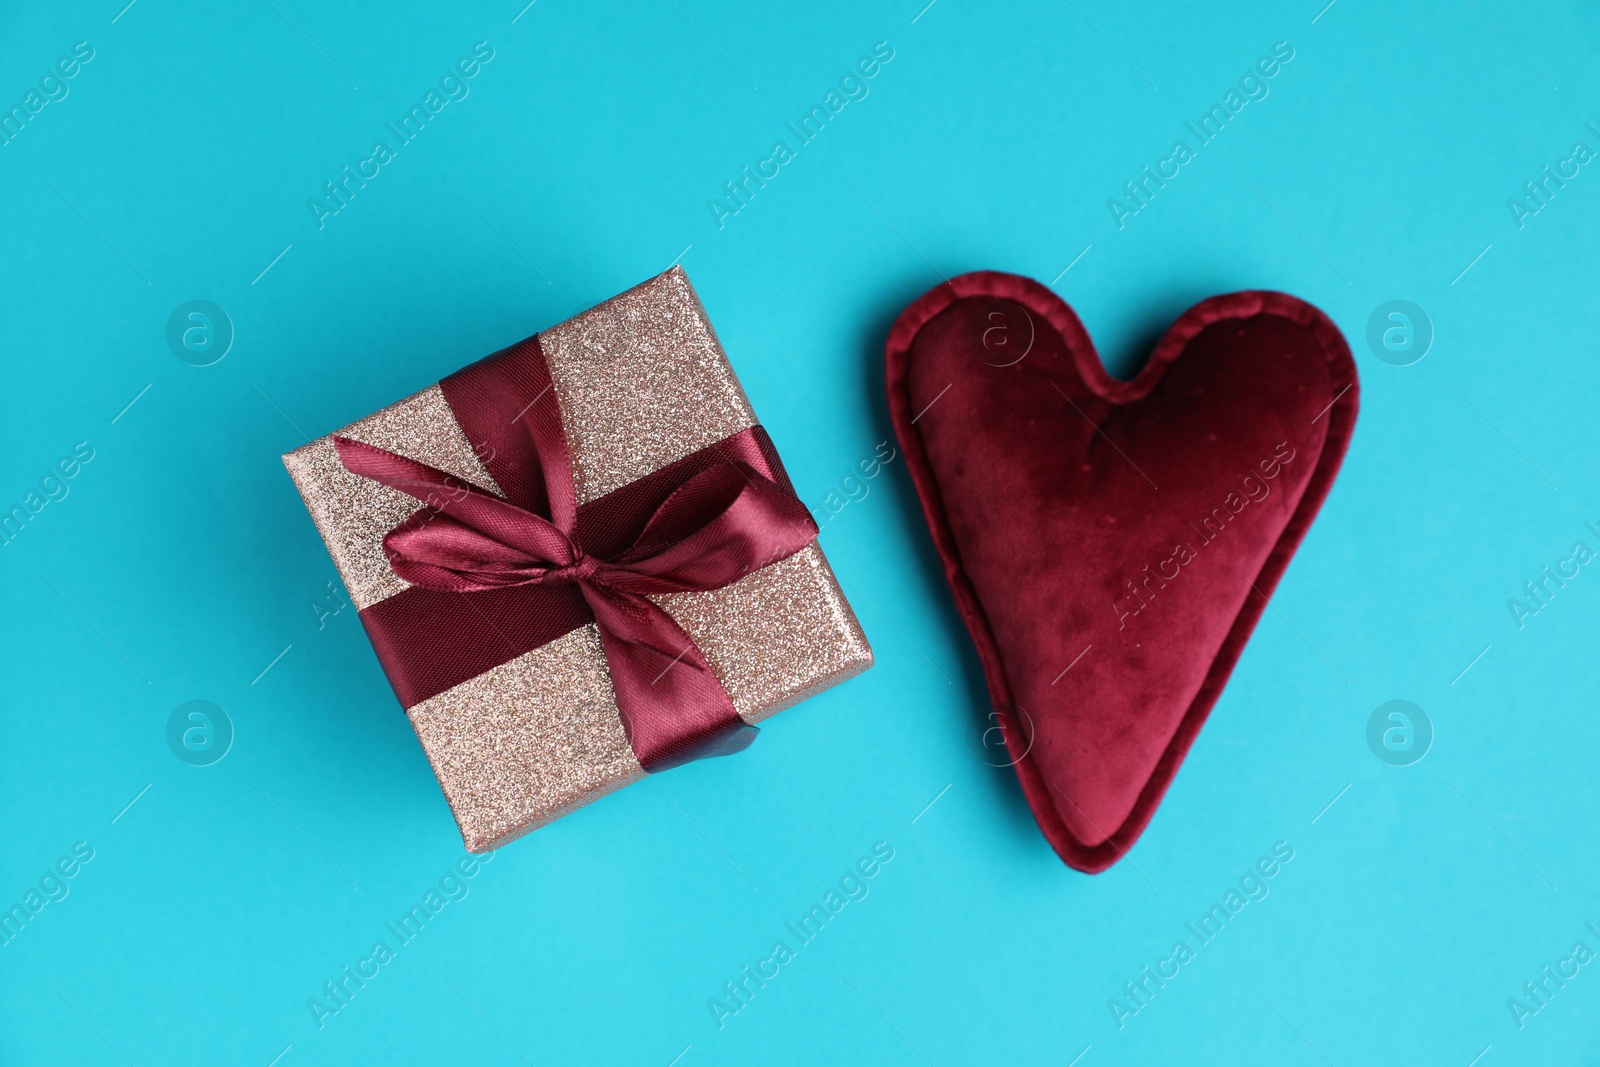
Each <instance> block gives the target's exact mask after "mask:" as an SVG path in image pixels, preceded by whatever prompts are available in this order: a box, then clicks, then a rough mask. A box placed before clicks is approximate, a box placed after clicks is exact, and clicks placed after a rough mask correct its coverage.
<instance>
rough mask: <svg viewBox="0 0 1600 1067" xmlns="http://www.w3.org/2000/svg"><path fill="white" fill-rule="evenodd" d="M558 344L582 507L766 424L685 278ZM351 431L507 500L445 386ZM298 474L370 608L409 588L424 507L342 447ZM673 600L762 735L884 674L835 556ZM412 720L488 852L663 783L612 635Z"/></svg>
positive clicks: (302, 459)
mask: <svg viewBox="0 0 1600 1067" xmlns="http://www.w3.org/2000/svg"><path fill="white" fill-rule="evenodd" d="M539 341H540V345H541V347H542V348H543V350H544V354H545V358H546V360H547V361H548V362H549V364H550V373H551V377H552V379H553V380H554V382H555V389H556V395H557V400H558V402H559V403H560V406H561V414H562V419H563V422H564V424H565V428H566V433H567V443H568V446H569V448H570V450H571V452H572V457H573V474H574V482H575V485H576V489H577V495H578V502H579V503H580V504H582V503H587V502H589V501H591V500H594V499H596V498H598V497H601V496H604V495H605V494H607V493H609V492H611V491H612V490H614V489H617V488H618V487H620V486H623V485H626V484H628V483H629V482H632V481H636V480H637V479H639V478H641V477H643V476H645V475H647V474H649V473H651V472H652V471H655V470H657V469H659V468H661V467H664V466H666V465H667V464H669V463H672V462H675V461H677V460H679V459H682V458H683V457H684V456H687V455H689V454H691V453H693V452H697V451H699V450H700V449H702V448H705V447H706V446H707V445H711V444H714V443H715V442H717V441H720V440H722V439H723V438H726V437H729V436H731V435H733V434H735V433H738V432H739V431H741V430H744V429H747V428H748V427H750V426H753V425H755V423H756V417H755V412H754V411H753V410H751V407H750V402H749V400H748V399H747V398H746V397H745V395H744V390H743V389H742V388H740V386H739V381H738V379H737V378H736V377H735V376H734V374H733V370H732V368H730V367H729V366H728V361H727V358H726V357H725V356H724V355H723V352H722V346H721V344H720V343H718V341H717V336H716V333H715V331H713V330H712V328H711V323H710V320H708V319H707V318H706V314H705V309H704V308H702V307H701V305H700V300H699V298H698V297H697V296H696V295H695V292H694V289H693V288H692V287H691V286H690V285H689V279H688V277H687V275H685V274H684V272H683V270H682V268H680V267H674V268H672V269H671V270H669V271H668V272H667V273H665V274H662V275H660V276H658V277H656V278H652V279H651V280H650V281H647V282H645V283H644V284H642V285H639V286H636V287H635V288H633V289H630V290H629V291H627V292H626V293H623V294H621V295H620V296H616V297H613V298H612V299H610V300H607V301H606V302H605V303H603V304H600V305H598V306H597V307H594V308H591V309H589V310H588V311H585V312H583V313H582V314H580V315H578V316H576V317H574V318H572V319H569V320H567V321H566V322H564V323H562V324H561V325H559V326H555V327H552V328H551V329H549V330H546V331H544V332H543V333H541V334H540V335H539ZM338 433H339V434H342V435H344V436H346V437H350V438H354V439H355V440H357V441H364V442H366V443H368V444H372V445H376V446H378V447H380V448H385V449H388V450H390V451H392V452H396V453H399V454H401V455H405V456H410V457H412V458H413V459H416V460H419V461H421V462H423V463H426V464H428V465H429V466H433V467H437V468H439V469H440V470H443V471H447V472H449V473H451V474H454V475H456V476H457V477H459V478H462V479H464V480H466V481H469V482H472V483H473V484H474V485H477V486H480V487H482V488H484V489H488V490H490V491H492V492H495V493H498V492H500V489H499V487H498V486H497V485H495V483H494V480H493V479H492V478H491V477H490V476H489V473H488V471H487V470H485V469H484V466H483V464H482V463H481V462H479V460H478V457H477V454H476V453H475V452H474V450H473V442H471V441H469V440H467V437H466V435H465V433H463V431H462V429H461V427H460V425H459V424H457V422H456V420H455V416H454V414H453V413H452V412H451V410H450V406H449V405H448V404H447V403H446V402H445V399H444V395H443V394H442V393H441V392H440V391H439V388H438V386H429V387H428V388H427V389H424V390H422V391H421V392H419V393H416V394H414V395H412V396H410V397H407V398H406V399H404V400H401V401H400V402H399V403H396V404H392V405H390V406H389V407H387V408H384V409H383V410H382V411H379V412H376V413H374V414H372V415H369V416H367V417H366V418H364V419H359V420H357V421H356V422H353V423H351V424H350V425H349V426H346V427H345V428H344V429H342V430H340V431H338ZM283 461H284V465H285V466H286V467H288V469H289V474H290V476H291V477H292V478H293V479H294V482H295V485H296V487H297V488H298V489H299V490H300V495H301V496H302V497H303V498H304V499H305V503H306V507H307V509H308V510H309V511H310V512H311V517H312V519H313V520H314V521H315V522H316V525H317V529H318V530H319V531H320V532H321V534H322V539H323V541H324V542H326V544H327V546H328V552H329V554H330V555H331V556H332V557H333V561H334V565H335V566H336V567H337V568H338V570H339V574H340V577H341V578H343V580H344V583H345V586H346V588H347V589H348V590H349V592H350V597H351V600H352V601H354V603H355V605H356V607H357V608H366V607H369V606H370V605H372V604H375V603H377V602H378V601H380V600H383V599H385V598H387V597H391V596H393V595H395V594H396V593H398V592H400V591H401V590H403V589H405V588H406V587H407V584H406V582H405V581H404V580H402V579H401V578H400V577H399V576H398V575H396V574H395V573H394V571H393V570H392V569H390V567H389V562H388V559H387V558H386V557H385V555H384V552H383V535H384V534H385V533H387V532H388V531H389V530H390V529H392V528H393V527H394V526H395V525H396V524H398V523H399V522H400V521H401V520H402V519H404V518H405V517H406V516H407V515H409V514H411V513H412V512H413V511H415V510H416V509H417V507H418V504H417V502H416V501H415V500H413V499H412V498H411V497H409V496H407V495H405V494H404V493H401V492H398V491H397V490H393V489H390V488H388V487H387V486H383V485H380V484H378V483H377V482H374V481H369V480H368V479H365V478H361V477H358V476H356V475H354V474H351V473H350V472H349V471H347V470H345V468H344V465H343V464H341V463H340V462H339V457H338V454H337V452H336V451H335V449H334V445H333V435H331V434H330V435H329V436H327V437H323V438H320V439H318V440H316V441H313V442H311V443H310V444H308V445H306V446H304V447H303V448H297V449H295V450H294V451H293V452H290V453H289V454H288V455H286V456H284V457H283ZM654 599H655V600H656V602H657V603H658V604H660V605H661V606H662V607H663V608H664V609H665V610H666V611H667V612H668V613H669V614H671V615H672V617H673V618H674V619H675V620H676V621H677V622H678V625H680V626H682V627H683V629H684V631H685V632H686V633H688V634H689V636H690V637H691V638H693V639H694V642H695V644H696V645H698V646H699V647H700V649H701V651H702V652H704V653H705V657H706V659H707V661H709V662H710V664H711V668H712V670H713V671H714V672H715V673H716V675H717V678H718V679H719V680H720V681H721V682H722V684H723V687H724V688H726V689H727V691H728V695H729V696H730V697H732V699H733V705H734V708H735V709H736V710H737V711H738V713H739V715H740V717H741V718H743V719H744V720H745V721H746V722H748V723H751V724H755V723H758V722H760V721H761V720H762V719H765V718H767V717H768V716H770V715H772V714H774V713H776V712H778V711H781V710H783V709H784V708H786V707H789V706H790V705H792V704H795V703H798V702H799V701H801V700H804V699H805V698H806V697H808V696H811V695H813V694H815V693H818V692H821V691H822V690H824V689H826V688H828V687H829V686H832V685H836V684H838V683H839V682H842V681H844V680H845V679H846V678H849V677H852V676H853V675H856V674H859V673H860V672H861V671H864V670H866V669H867V667H869V666H871V665H872V650H871V649H870V648H869V647H868V646H867V640H866V636H865V635H864V634H863V633H862V632H861V626H860V624H859V623H858V622H857V621H856V618H855V615H854V614H853V613H852V612H851V610H850V605H849V604H848V603H846V602H845V599H844V594H843V593H842V592H841V591H840V589H839V584H838V582H837V581H836V580H835V578H834V576H833V572H832V571H831V570H830V569H829V567H828V561H827V560H826V559H825V558H824V557H823V554H822V549H821V548H820V547H818V546H817V545H816V544H815V543H813V544H811V545H810V546H808V547H807V548H805V549H803V550H801V551H800V552H798V553H796V554H795V555H793V556H791V557H789V558H788V559H785V560H782V561H780V562H778V563H774V564H772V565H770V566H768V567H764V568H762V569H761V570H759V571H756V572H755V573H753V574H750V575H747V576H745V577H744V578H742V579H740V580H739V581H737V582H735V583H733V584H732V585H729V586H726V587H724V588H722V589H717V590H713V591H711V592H706V593H675V594H671V595H667V596H660V597H656V598H654ZM408 714H409V715H410V717H411V724H412V726H413V727H414V728H415V729H416V731H417V736H418V738H420V739H421V741H422V747H423V749H424V750H425V751H426V752H427V755H428V761H429V762H430V763H431V764H432V765H433V770H434V773H435V774H436V775H437V776H438V779H439V784H440V786H441V787H442V788H443V790H444V795H445V799H446V800H447V801H448V802H449V804H450V810H451V811H452V813H454V815H455V819H456V824H457V825H458V826H459V827H460V828H461V836H462V838H463V839H464V840H465V841H466V845H467V848H468V849H470V850H471V851H474V852H482V851H485V850H487V849H490V848H495V847H498V846H500V845H502V844H504V843H506V842H507V841H510V840H512V839H513V838H516V837H519V836H521V835H522V834H525V833H527V832H528V831H530V830H534V829H537V828H538V827H540V826H543V825H544V824H546V823H548V822H550V821H551V820H553V819H557V818H559V817H561V816H562V815H565V814H566V813H567V812H569V811H572V810H574V809H576V808H579V807H582V806H583V805H584V804H587V803H590V802H591V801H594V800H597V799H599V798H600V797H602V796H604V795H605V794H607V793H609V792H611V791H612V790H614V789H618V788H620V787H622V786H624V785H627V784H628V783H629V782H633V781H636V780H637V779H639V778H642V777H643V776H644V773H645V772H644V769H643V768H642V767H640V766H639V761H638V760H637V759H636V758H635V757H634V754H633V750H632V749H631V748H630V747H629V745H628V740H627V737H626V735H625V734H624V733H623V730H622V721H621V718H620V717H619V714H618V712H617V705H616V699H615V696H614V695H613V693H612V689H611V679H610V675H609V673H608V671H607V669H606V660H605V655H604V653H603V652H602V650H601V647H600V633H599V630H598V629H597V628H596V627H595V626H594V624H593V623H591V624H589V625H588V626H583V627H580V628H579V629H577V630H574V631H573V632H571V633H569V634H566V635H565V636H563V637H560V638H557V639H556V640H555V641H552V642H550V643H549V644H547V645H544V646H542V647H540V648H536V649H534V650H533V651H531V652H528V653H525V654H524V655H522V656H519V657H517V658H516V659H514V660H512V661H510V662H509V663H503V664H501V665H500V666H498V667H495V668H493V669H491V670H488V671H485V672H484V673H483V674H480V675H478V676H477V677H476V678H473V679H471V680H469V681H466V682H463V683H462V684H461V685H458V686H456V687H455V688H453V689H451V690H449V691H447V692H444V693H440V694H439V695H438V696H435V697H432V698H430V699H428V700H425V701H423V702H422V703H420V704H418V705H416V706H415V707H413V708H411V709H410V711H409V713H408ZM758 743H759V742H758Z"/></svg>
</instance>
